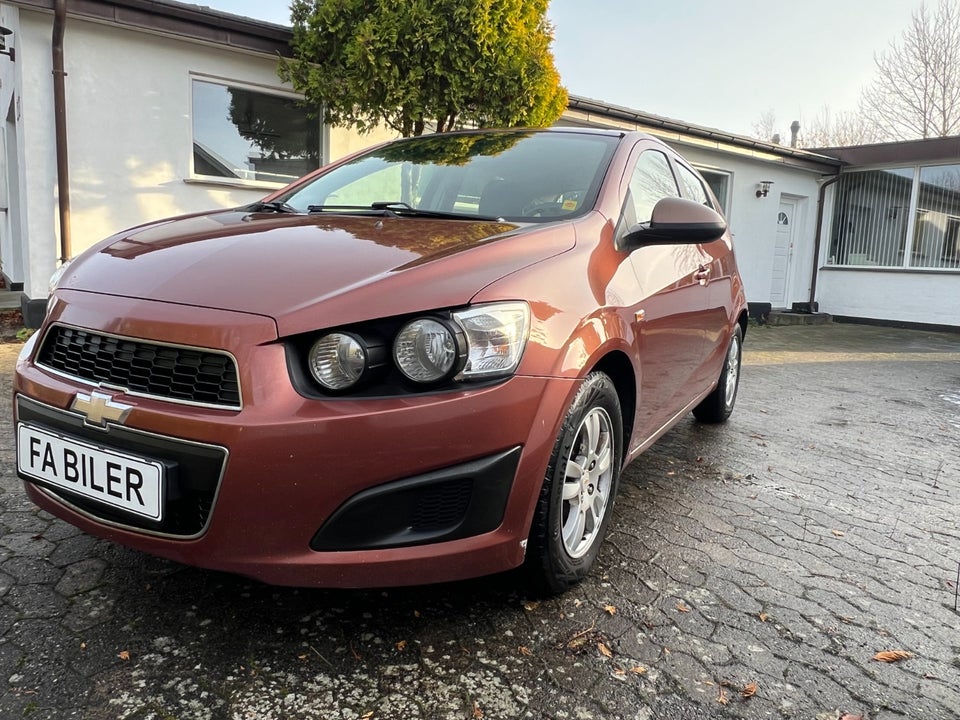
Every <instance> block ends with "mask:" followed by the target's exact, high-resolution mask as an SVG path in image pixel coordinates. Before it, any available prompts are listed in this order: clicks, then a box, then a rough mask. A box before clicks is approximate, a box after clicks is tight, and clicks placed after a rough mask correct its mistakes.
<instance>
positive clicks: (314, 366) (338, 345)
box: [307, 332, 367, 390]
mask: <svg viewBox="0 0 960 720" xmlns="http://www.w3.org/2000/svg"><path fill="white" fill-rule="evenodd" d="M307 365H308V366H309V368H310V374H311V375H313V378H314V380H316V381H317V382H318V383H320V384H321V385H322V386H323V387H325V388H326V389H327V390H346V389H347V388H350V387H353V386H354V385H356V384H357V382H358V381H359V380H360V378H361V377H362V375H363V371H364V370H365V369H366V367H367V351H366V349H365V348H364V345H363V343H362V342H361V341H360V340H359V338H357V337H356V336H355V335H351V334H350V333H342V332H334V333H329V334H327V335H324V336H323V337H321V338H320V339H319V340H317V341H316V342H315V343H314V344H313V347H311V348H310V353H309V355H308V356H307Z"/></svg>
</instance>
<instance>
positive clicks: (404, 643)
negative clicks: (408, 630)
mask: <svg viewBox="0 0 960 720" xmlns="http://www.w3.org/2000/svg"><path fill="white" fill-rule="evenodd" d="M406 649H407V641H406V640H400V641H398V642H397V650H399V651H400V652H403V651H404V650H406Z"/></svg>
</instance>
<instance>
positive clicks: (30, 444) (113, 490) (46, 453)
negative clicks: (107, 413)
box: [17, 423, 164, 520]
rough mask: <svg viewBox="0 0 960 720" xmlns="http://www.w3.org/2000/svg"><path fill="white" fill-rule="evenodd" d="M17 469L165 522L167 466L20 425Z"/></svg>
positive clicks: (47, 481) (18, 427)
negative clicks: (164, 492) (164, 491)
mask: <svg viewBox="0 0 960 720" xmlns="http://www.w3.org/2000/svg"><path fill="white" fill-rule="evenodd" d="M17 469H18V470H19V471H20V472H21V473H23V474H24V475H27V476H28V477H31V478H35V479H37V480H42V481H44V482H46V483H48V484H50V485H55V486H56V487H59V488H63V489H64V490H70V491H71V492H74V493H77V494H78V495H83V496H84V497H86V498H90V499H91V500H96V501H98V502H101V503H103V504H104V505H110V506H111V507H115V508H120V509H121V510H126V511H127V512H132V513H135V514H137V515H140V516H142V517H145V518H150V519H151V520H161V519H162V517H163V470H164V468H163V465H162V464H160V463H158V462H155V461H148V460H143V459H141V458H136V457H131V456H130V455H125V454H124V453H119V452H117V451H115V450H110V449H107V448H104V447H100V446H98V445H92V444H90V443H86V442H82V441H80V440H76V439H74V438H68V437H64V436H62V435H58V434H56V433H52V432H50V431H49V430H43V429H40V428H38V427H35V426H33V425H28V424H27V423H20V424H19V425H17Z"/></svg>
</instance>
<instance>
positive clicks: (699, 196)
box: [677, 163, 713, 208]
mask: <svg viewBox="0 0 960 720" xmlns="http://www.w3.org/2000/svg"><path fill="white" fill-rule="evenodd" d="M677 170H679V175H680V187H682V188H683V196H684V197H685V198H687V199H688V200H693V201H694V202H698V203H700V204H701V205H706V206H707V207H708V208H712V207H713V204H712V203H711V202H710V200H709V199H708V197H707V191H706V190H704V189H703V183H702V182H701V181H700V178H698V177H697V176H696V175H695V174H694V172H693V171H692V170H690V169H689V168H687V167H684V166H683V165H680V164H679V163H678V164H677Z"/></svg>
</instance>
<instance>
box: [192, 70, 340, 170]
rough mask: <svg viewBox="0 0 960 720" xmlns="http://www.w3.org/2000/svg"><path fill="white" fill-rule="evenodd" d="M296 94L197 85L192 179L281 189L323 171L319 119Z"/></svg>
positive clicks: (207, 82)
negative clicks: (315, 172)
mask: <svg viewBox="0 0 960 720" xmlns="http://www.w3.org/2000/svg"><path fill="white" fill-rule="evenodd" d="M311 114H312V113H310V112H309V111H308V110H307V109H306V108H305V107H303V106H302V105H301V104H300V101H299V99H298V98H297V97H296V96H294V95H283V94H277V93H268V92H263V91H261V90H252V89H250V88H246V87H242V86H237V85H225V84H222V83H217V82H210V81H207V80H198V79H194V80H193V175H194V177H198V178H207V179H214V178H215V179H217V180H227V181H230V182H240V183H256V184H258V185H270V186H277V187H279V186H282V185H286V184H287V183H289V182H291V181H293V180H296V179H297V178H298V177H300V176H302V175H305V174H306V173H308V172H310V171H311V170H315V169H317V168H318V167H320V164H321V161H322V158H321V154H320V148H321V144H320V134H321V133H320V130H321V124H320V120H319V119H318V118H317V117H316V114H314V117H310V115H311Z"/></svg>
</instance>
